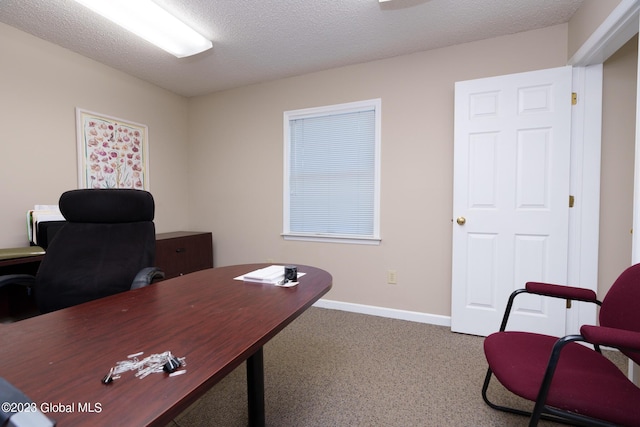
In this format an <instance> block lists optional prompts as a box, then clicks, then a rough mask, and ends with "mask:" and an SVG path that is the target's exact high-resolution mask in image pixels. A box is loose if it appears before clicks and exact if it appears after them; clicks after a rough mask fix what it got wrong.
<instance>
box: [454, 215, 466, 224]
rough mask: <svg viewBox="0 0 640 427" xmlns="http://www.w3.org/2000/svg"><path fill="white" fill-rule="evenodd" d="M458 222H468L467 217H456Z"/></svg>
mask: <svg viewBox="0 0 640 427" xmlns="http://www.w3.org/2000/svg"><path fill="white" fill-rule="evenodd" d="M456 222H457V223H458V225H464V223H465V222H467V219H466V218H465V217H463V216H459V217H458V219H456Z"/></svg>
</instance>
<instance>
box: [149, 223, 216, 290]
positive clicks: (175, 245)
mask: <svg viewBox="0 0 640 427" xmlns="http://www.w3.org/2000/svg"><path fill="white" fill-rule="evenodd" d="M156 266H157V267H158V268H160V269H161V270H163V271H164V273H165V278H166V279H170V278H172V277H176V276H181V275H183V274H188V273H193V272H194V271H198V270H204V269H207V268H212V267H213V241H212V235H211V233H198V232H174V233H161V234H158V235H157V236H156Z"/></svg>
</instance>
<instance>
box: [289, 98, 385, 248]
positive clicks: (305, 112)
mask: <svg viewBox="0 0 640 427" xmlns="http://www.w3.org/2000/svg"><path fill="white" fill-rule="evenodd" d="M381 108H382V102H381V99H380V98H376V99H369V100H365V101H356V102H348V103H343V104H334V105H327V106H322V107H312V108H303V109H299V110H291V111H285V112H284V115H283V117H284V120H283V132H284V150H283V151H284V176H283V215H282V217H283V224H282V229H283V232H282V236H283V238H284V239H285V240H301V241H315V242H332V243H352V244H365V245H378V244H380V241H381V240H382V239H381V237H380V172H381V168H380V164H381V161H380V154H381V143H380V141H381ZM372 109H373V111H374V117H375V119H374V121H375V124H374V126H375V128H374V144H375V147H374V156H375V160H374V195H373V197H374V201H373V212H372V215H373V234H372V235H370V236H369V235H352V234H349V235H342V234H334V233H300V232H292V231H291V226H290V225H291V203H290V197H289V195H290V191H289V190H290V188H289V186H290V177H291V174H290V166H291V165H290V157H291V156H290V155H291V127H290V123H291V121H293V120H299V119H305V118H313V117H322V116H328V115H334V114H347V113H354V112H361V111H370V110H372Z"/></svg>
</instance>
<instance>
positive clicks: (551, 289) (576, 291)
mask: <svg viewBox="0 0 640 427" xmlns="http://www.w3.org/2000/svg"><path fill="white" fill-rule="evenodd" d="M525 289H526V290H527V292H528V293H530V294H537V295H544V296H548V297H554V298H564V299H569V300H575V301H586V302H594V303H596V304H599V303H600V302H599V301H598V300H597V296H596V293H595V292H594V291H592V290H591V289H586V288H578V287H575V286H561V285H552V284H550V283H540V282H527V284H526V286H525Z"/></svg>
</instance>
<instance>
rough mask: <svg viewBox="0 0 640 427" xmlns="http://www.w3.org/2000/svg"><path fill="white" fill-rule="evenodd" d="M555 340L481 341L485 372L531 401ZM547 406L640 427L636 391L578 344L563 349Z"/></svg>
mask: <svg viewBox="0 0 640 427" xmlns="http://www.w3.org/2000/svg"><path fill="white" fill-rule="evenodd" d="M557 340H558V338H557V337H552V336H548V335H540V334H531V333H526V332H497V333H494V334H492V335H490V336H488V337H487V338H486V339H485V342H484V351H485V356H486V358H487V362H488V363H489V368H490V369H491V370H492V371H493V374H494V375H495V376H496V378H497V379H498V381H500V383H501V384H502V385H503V386H504V387H505V388H507V389H508V390H509V391H511V392H512V393H514V394H516V395H518V396H520V397H523V398H525V399H528V400H532V401H535V400H536V399H537V395H538V391H539V390H540V385H541V382H542V378H543V376H544V373H545V370H546V369H547V364H548V361H549V356H550V354H551V349H552V347H553V345H554V344H555V342H556V341H557ZM546 404H547V406H552V407H555V408H558V409H563V410H568V411H572V412H575V413H578V414H582V415H587V416H590V417H593V418H598V419H606V420H609V421H610V422H614V423H617V424H620V425H626V426H640V389H639V388H638V387H636V386H635V385H634V384H633V383H631V381H629V380H628V379H627V377H626V376H625V374H624V373H623V372H622V371H620V369H619V368H618V367H617V366H616V365H615V364H613V363H612V362H611V361H610V360H609V359H607V358H606V357H604V356H602V355H601V354H599V353H598V352H596V351H594V350H593V349H592V348H589V347H586V346H584V345H581V344H577V343H569V344H567V346H566V347H565V348H564V349H563V350H562V353H561V356H560V360H559V361H558V366H557V368H556V372H555V375H554V378H553V382H552V383H551V388H550V390H549V395H548V397H547V400H546Z"/></svg>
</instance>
